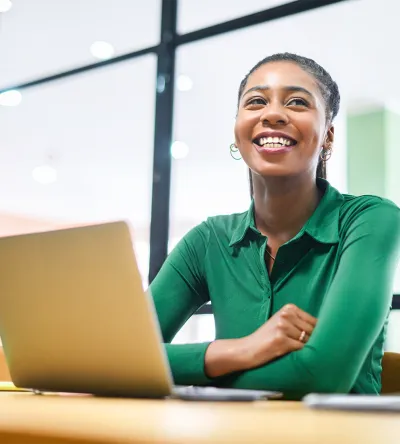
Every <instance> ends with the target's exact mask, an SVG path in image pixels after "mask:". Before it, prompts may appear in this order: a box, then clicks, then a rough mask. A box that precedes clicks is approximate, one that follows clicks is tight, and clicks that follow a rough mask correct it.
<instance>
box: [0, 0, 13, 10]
mask: <svg viewBox="0 0 400 444" xmlns="http://www.w3.org/2000/svg"><path fill="white" fill-rule="evenodd" d="M11 8H12V3H11V1H10V0H0V12H7V11H9V10H10V9H11Z"/></svg>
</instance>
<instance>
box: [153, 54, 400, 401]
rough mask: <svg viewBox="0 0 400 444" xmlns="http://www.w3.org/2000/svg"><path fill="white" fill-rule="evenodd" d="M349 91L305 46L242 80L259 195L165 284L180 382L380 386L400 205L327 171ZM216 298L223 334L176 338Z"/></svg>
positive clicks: (238, 141)
mask: <svg viewBox="0 0 400 444" xmlns="http://www.w3.org/2000/svg"><path fill="white" fill-rule="evenodd" d="M339 102H340V96H339V91H338V87H337V85H336V83H335V82H334V81H333V80H332V78H331V76H330V75H329V74H328V73H327V72H326V71H325V70H324V69H323V68H322V67H320V66H319V65H318V64H317V63H315V62H314V61H313V60H310V59H307V58H304V57H300V56H297V55H293V54H288V53H285V54H276V55H273V56H271V57H267V58H266V59H264V60H262V61H261V62H259V63H258V64H257V65H256V66H254V68H253V69H252V70H251V71H250V73H249V74H248V75H247V76H246V77H245V78H244V80H243V81H242V83H241V85H240V89H239V103H238V110H237V117H236V124H235V144H234V146H233V147H231V149H233V150H234V151H235V150H238V151H239V152H240V155H241V156H242V158H243V160H244V161H245V162H246V164H247V165H248V166H249V169H250V179H251V189H252V195H253V200H252V203H251V206H250V208H249V210H248V211H247V212H245V213H242V214H233V215H229V216H217V217H211V218H209V219H208V220H207V221H206V222H203V223H202V224H200V225H199V226H197V227H196V228H194V229H193V230H192V231H190V232H189V233H188V234H187V235H186V236H185V237H184V238H183V239H182V240H181V242H180V243H179V244H178V246H177V247H176V248H175V249H174V251H173V252H172V253H171V254H170V256H169V257H168V259H167V260H166V262H165V264H164V265H163V267H162V269H161V270H160V272H159V274H158V276H157V277H156V279H155V280H154V282H153V283H152V285H151V291H152V294H153V297H154V301H155V305H156V309H157V313H158V316H159V320H160V324H161V329H162V333H163V336H164V340H165V342H166V351H167V354H168V358H169V361H170V364H171V368H172V372H173V376H174V379H175V382H176V383H177V384H193V385H206V384H209V385H215V386H229V387H235V388H249V389H250V388H251V389H268V390H280V391H283V392H284V393H285V394H286V395H287V396H289V397H298V396H301V395H303V394H305V393H308V392H342V393H348V392H354V393H370V394H373V393H375V394H378V393H379V392H380V387H381V383H380V374H381V359H382V354H383V343H384V339H385V331H386V322H387V317H388V313H389V309H390V302H391V297H392V284H393V277H394V271H395V267H396V265H397V262H398V259H399V257H398V255H399V240H400V211H399V208H398V207H397V206H395V205H394V204H393V203H392V202H390V201H388V200H386V199H382V198H380V197H376V196H361V197H355V196H350V195H342V194H340V193H339V192H338V191H337V190H336V189H335V188H333V187H332V186H330V184H329V183H328V182H327V181H326V180H325V162H326V161H327V160H328V159H329V157H330V154H331V150H332V146H333V140H334V127H333V119H334V118H335V116H336V115H337V113H338V110H339ZM377 148H379V147H377ZM210 300H211V302H212V305H213V309H214V316H215V324H216V340H215V341H213V342H211V343H200V344H184V345H175V344H170V342H171V340H172V338H173V337H174V335H175V334H176V333H177V331H178V330H179V329H180V327H181V326H182V325H183V324H184V322H185V321H186V320H187V319H188V318H189V317H190V316H191V315H192V314H193V313H194V312H195V311H196V310H197V309H198V308H199V307H200V306H201V305H203V304H204V303H206V302H208V301H210Z"/></svg>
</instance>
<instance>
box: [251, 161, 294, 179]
mask: <svg viewBox="0 0 400 444" xmlns="http://www.w3.org/2000/svg"><path fill="white" fill-rule="evenodd" d="M249 168H250V169H251V170H252V172H253V173H254V174H257V175H259V176H262V177H285V176H293V175H296V173H298V172H297V171H295V170H294V169H293V168H289V167H288V165H277V164H275V165H274V164H269V165H249Z"/></svg>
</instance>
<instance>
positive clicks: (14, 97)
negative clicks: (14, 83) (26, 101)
mask: <svg viewBox="0 0 400 444" xmlns="http://www.w3.org/2000/svg"><path fill="white" fill-rule="evenodd" d="M21 100H22V95H21V93H20V92H19V91H17V90H16V89H10V90H9V91H4V92H3V93H1V94H0V105H2V106H17V105H19V104H20V103H21Z"/></svg>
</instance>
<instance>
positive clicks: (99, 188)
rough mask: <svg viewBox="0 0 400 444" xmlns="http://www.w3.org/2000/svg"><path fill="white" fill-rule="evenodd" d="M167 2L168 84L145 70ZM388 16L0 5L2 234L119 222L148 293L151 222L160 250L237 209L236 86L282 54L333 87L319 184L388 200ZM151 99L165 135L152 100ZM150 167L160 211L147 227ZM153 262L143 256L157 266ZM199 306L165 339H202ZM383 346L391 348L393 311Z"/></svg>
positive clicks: (393, 9) (393, 109)
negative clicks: (334, 101) (338, 103)
mask: <svg viewBox="0 0 400 444" xmlns="http://www.w3.org/2000/svg"><path fill="white" fill-rule="evenodd" d="M168 3H174V4H176V7H177V15H176V31H177V34H178V35H181V36H185V35H186V36H187V38H186V39H181V41H180V42H181V43H180V44H179V45H177V46H176V51H175V49H174V58H175V63H174V78H173V79H169V78H168V76H167V77H162V76H161V77H160V67H159V70H158V71H157V60H158V58H157V57H159V58H160V57H162V56H163V51H162V50H161V49H162V48H161V46H159V45H160V42H161V43H162V42H164V43H165V42H166V44H167V46H168V41H169V37H168V36H167V35H165V33H164V34H163V33H162V31H161V23H162V19H163V18H164V20H165V11H167V9H168V8H169V7H170V6H171V5H169V4H168ZM328 3H331V4H328ZM285 5H289V6H285ZM271 8H272V9H271ZM266 10H271V11H270V13H265V12H264V11H266ZM163 11H164V17H163V14H162V12H163ZM298 11H300V12H298ZM268 14H269V15H268ZM274 14H275V15H274ZM247 16H251V17H252V19H246V17H247ZM257 16H258V17H266V20H264V22H261V23H259V21H260V20H259V19H257ZM399 16H400V3H399V2H398V1H397V0H382V1H381V2H378V1H377V0H347V1H339V2H333V1H332V2H328V1H323V0H320V1H313V0H299V1H295V2H288V1H282V0H250V1H246V2H244V1H243V0H201V1H200V0H179V1H177V2H176V1H175V0H164V1H162V0H146V2H143V1H140V0H114V1H112V2H111V1H107V0H69V1H66V0H35V1H32V0H13V1H10V0H0V60H1V61H2V63H1V68H0V91H1V92H2V93H1V94H0V236H5V235H10V234H19V233H26V232H33V231H42V230H49V229H54V228H59V227H65V226H71V225H81V224H88V223H93V222H99V221H110V220H118V219H124V220H128V221H129V222H130V224H131V226H132V229H133V233H134V234H133V237H134V247H135V250H136V253H137V257H138V261H139V267H140V270H141V273H142V277H143V284H144V286H145V287H147V285H148V276H149V263H150V257H151V254H150V253H151V249H153V250H154V248H155V247H154V245H157V244H156V241H157V240H158V239H159V238H158V237H157V236H158V234H157V235H156V236H155V237H154V238H153V242H152V243H151V242H150V233H151V230H150V226H151V223H152V224H153V225H152V226H153V229H154V230H156V231H157V233H158V232H161V233H163V232H165V233H167V235H168V238H167V239H164V240H163V242H164V243H165V244H166V245H167V248H168V250H170V249H171V248H173V246H174V245H175V244H176V243H177V242H178V241H179V239H181V237H182V236H183V235H184V234H185V233H186V232H187V231H188V230H189V229H190V228H192V227H193V226H195V225H196V224H198V223H200V222H201V221H203V220H204V219H205V218H207V217H208V216H212V215H215V214H228V213H232V212H238V211H245V210H246V209H247V208H248V206H249V202H250V201H249V192H248V181H247V170H246V167H245V165H244V163H243V162H242V161H235V160H233V159H232V158H231V157H230V155H229V145H230V144H231V143H232V142H233V124H234V118H235V112H236V97H237V89H238V86H239V83H240V81H241V79H242V78H243V77H244V75H245V74H246V73H247V72H248V70H249V69H250V68H251V67H252V66H253V65H254V64H255V63H257V62H258V61H259V60H260V59H262V58H264V57H265V56H267V55H269V54H272V53H275V52H284V51H289V52H295V53H299V54H301V55H304V56H307V57H311V58H314V59H315V60H316V61H317V62H318V63H320V64H321V65H322V66H324V67H325V68H326V69H327V70H328V71H329V72H330V74H331V75H332V77H333V78H334V79H335V80H336V81H337V82H338V84H339V87H340V91H341V95H342V107H341V112H340V114H339V116H338V117H337V119H336V133H335V134H336V141H335V147H334V152H333V156H332V158H331V160H330V161H329V162H328V178H329V180H330V182H331V183H332V185H333V186H335V187H336V188H338V189H339V190H340V191H341V192H343V193H351V194H378V195H381V196H384V197H388V198H390V199H392V200H394V201H395V202H396V203H397V204H398V205H400V175H399V174H398V166H399V164H400V149H399V147H398V141H397V133H396V128H399V127H400V89H399V88H398V85H397V83H398V78H400V62H399V59H398V57H397V56H396V54H397V49H398V48H397V46H398V45H397V42H398V31H397V25H398V23H397V22H398V17H399ZM254 17H255V19H254ZM275 17H278V18H276V19H275ZM167 18H168V17H167ZM271 18H274V19H271ZM233 20H234V22H231V21H233ZM226 22H228V23H230V25H229V26H228V27H226V26H225V25H224V24H225V23H226ZM252 23H257V24H252ZM164 25H165V23H164ZM224 26H225V28H224ZM210 27H213V28H210ZM228 28H229V30H228V31H227V32H224V29H228ZM204 29H206V30H210V29H214V30H215V32H214V33H213V32H207V31H206V32H204ZM210 35H212V36H210ZM160 48H161V49H160ZM170 61H171V59H170ZM165 91H167V92H168V91H169V94H172V95H171V100H170V104H171V106H172V103H173V114H172V117H173V119H172V124H171V125H172V132H171V134H169V135H168V134H167V136H168V137H166V138H165V140H164V139H163V133H162V131H163V127H162V125H160V120H156V105H157V106H160V102H159V98H158V96H161V95H162V94H163V93H164V92H165ZM161 102H162V100H161ZM162 106H165V102H164V105H162ZM163 109H165V108H162V107H160V108H159V112H160V110H161V111H162V110H163ZM161 117H162V115H161ZM159 119H160V117H159ZM157 140H162V142H160V146H158V149H157ZM155 142H156V146H155ZM165 147H167V150H166V149H165ZM155 148H156V149H155ZM162 150H164V157H162V154H160V153H161V152H162ZM165 155H166V157H165ZM157 156H158V157H157ZM163 159H166V160H165V162H166V170H165V171H167V172H168V168H169V165H170V167H171V175H170V194H169V207H168V205H167V208H169V217H168V214H167V215H166V217H165V218H161V219H159V218H158V216H157V212H154V211H153V214H152V199H153V202H154V199H155V198H156V199H158V200H157V202H159V201H160V200H162V199H164V197H165V193H164V194H162V193H161V194H160V192H157V190H155V189H154V187H153V184H155V183H158V182H159V181H160V177H159V175H158V173H157V168H156V167H155V166H154V165H155V164H156V163H157V161H158V165H160V164H162V162H163V161H164V160H163ZM163 180H166V182H165V184H166V185H167V187H166V188H167V191H166V192H167V197H168V188H169V175H168V177H167V178H166V179H165V178H164V176H162V180H161V185H163V183H164V182H163ZM164 191H165V190H164ZM155 193H156V194H155ZM157 193H158V194H157ZM163 196H164V197H163ZM166 221H167V222H166ZM168 222H169V226H168ZM158 228H160V230H157V229H158ZM163 229H164V231H163ZM166 230H167V231H166ZM164 237H165V236H164ZM150 244H151V245H152V248H150ZM163 254H164V253H163V251H162V249H161V252H159V251H158V250H157V251H155V252H153V253H152V257H153V262H154V264H155V266H156V267H157V260H158V262H159V261H160V260H162V259H163ZM164 256H165V254H164ZM399 271H400V267H399ZM393 293H394V294H399V293H400V272H398V273H397V276H396V280H395V285H394V288H393ZM361 296H362V295H360V297H361ZM203 311H204V310H203ZM205 312H206V314H201V315H196V316H195V317H193V318H192V319H191V320H189V321H188V323H187V324H186V325H185V326H184V327H183V329H182V330H181V331H180V332H179V333H178V335H177V337H176V338H175V342H197V341H203V340H210V339H213V336H214V324H213V317H212V314H210V311H209V310H205ZM207 312H208V314H207ZM386 348H387V350H390V351H397V352H400V310H393V311H392V313H391V317H390V323H389V335H388V341H387V344H386Z"/></svg>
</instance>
